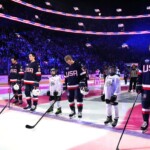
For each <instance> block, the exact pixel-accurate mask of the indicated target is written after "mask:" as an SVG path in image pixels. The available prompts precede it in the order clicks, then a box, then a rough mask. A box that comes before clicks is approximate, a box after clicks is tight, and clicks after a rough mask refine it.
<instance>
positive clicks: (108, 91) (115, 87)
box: [101, 66, 120, 127]
mask: <svg viewBox="0 0 150 150" xmlns="http://www.w3.org/2000/svg"><path fill="white" fill-rule="evenodd" d="M119 92H120V78H119V76H118V75H117V74H116V67H115V66H111V67H109V75H107V77H106V80H105V84H104V91H103V95H102V96H101V100H102V101H106V113H107V119H106V121H105V122H104V124H108V123H111V125H112V126H113V127H115V126H116V125H117V123H118V118H119V110H118V101H117V95H118V94H119ZM112 106H113V108H114V111H115V117H114V120H113V119H112Z"/></svg>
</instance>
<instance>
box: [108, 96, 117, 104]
mask: <svg viewBox="0 0 150 150" xmlns="http://www.w3.org/2000/svg"><path fill="white" fill-rule="evenodd" d="M116 100H117V96H116V95H113V96H111V98H110V102H111V103H113V102H115V101H116Z"/></svg>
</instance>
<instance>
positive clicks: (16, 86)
mask: <svg viewBox="0 0 150 150" xmlns="http://www.w3.org/2000/svg"><path fill="white" fill-rule="evenodd" d="M13 89H14V90H15V91H18V90H19V85H18V84H17V83H16V84H15V85H14V86H13Z"/></svg>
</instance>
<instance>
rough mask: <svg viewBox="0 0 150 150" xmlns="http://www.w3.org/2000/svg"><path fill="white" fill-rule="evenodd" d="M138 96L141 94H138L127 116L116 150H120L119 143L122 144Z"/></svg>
mask: <svg viewBox="0 0 150 150" xmlns="http://www.w3.org/2000/svg"><path fill="white" fill-rule="evenodd" d="M138 96H139V94H137V96H136V98H135V101H134V103H133V106H132V109H131V111H130V114H129V116H128V118H127V121H126V124H125V126H124V128H123V131H122V134H121V136H120V139H119V141H118V144H117V147H116V150H119V144H120V142H121V139H122V137H123V133H124V131H125V129H126V126H127V124H128V121H129V119H130V116H131V113H132V111H133V108H134V106H135V103H136V101H137V99H138Z"/></svg>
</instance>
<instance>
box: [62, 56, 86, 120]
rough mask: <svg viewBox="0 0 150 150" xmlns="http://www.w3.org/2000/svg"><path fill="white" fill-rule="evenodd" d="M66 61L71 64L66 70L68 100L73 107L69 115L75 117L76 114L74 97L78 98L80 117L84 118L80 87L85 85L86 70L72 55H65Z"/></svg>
mask: <svg viewBox="0 0 150 150" xmlns="http://www.w3.org/2000/svg"><path fill="white" fill-rule="evenodd" d="M64 60H65V62H66V63H67V64H68V65H69V66H68V67H66V70H65V86H66V87H67V90H68V101H69V103H70V104H69V106H70V109H71V113H70V114H69V117H70V118H71V117H73V116H75V114H76V110H75V102H74V98H75V95H76V98H77V108H78V118H82V109H83V95H82V94H81V92H80V88H82V87H84V86H86V85H85V80H84V79H85V77H86V76H85V75H86V72H84V71H83V70H82V66H81V64H80V63H78V62H76V61H74V60H73V59H72V57H71V56H70V55H67V56H65V58H64Z"/></svg>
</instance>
